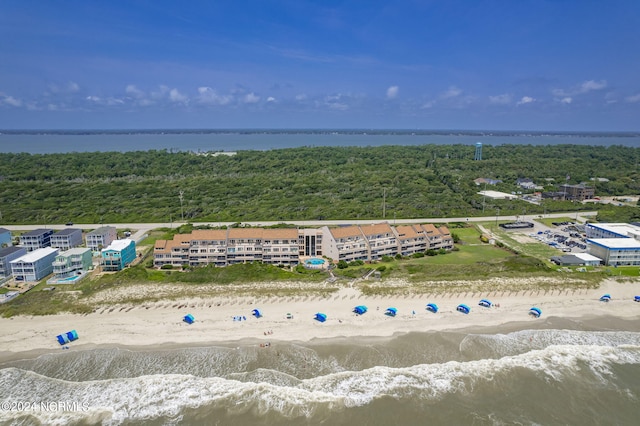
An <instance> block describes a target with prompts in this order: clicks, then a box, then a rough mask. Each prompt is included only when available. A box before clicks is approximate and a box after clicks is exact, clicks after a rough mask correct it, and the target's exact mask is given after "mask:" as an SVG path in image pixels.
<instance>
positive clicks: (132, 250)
mask: <svg viewBox="0 0 640 426" xmlns="http://www.w3.org/2000/svg"><path fill="white" fill-rule="evenodd" d="M100 253H101V255H102V260H101V262H100V265H101V266H102V270H103V271H107V272H115V271H121V270H122V269H124V268H125V267H126V266H127V265H129V264H130V263H131V262H133V261H134V260H135V259H136V243H135V241H133V240H130V239H124V240H115V241H113V242H112V243H111V244H109V247H107V248H104V249H102V251H101V252H100Z"/></svg>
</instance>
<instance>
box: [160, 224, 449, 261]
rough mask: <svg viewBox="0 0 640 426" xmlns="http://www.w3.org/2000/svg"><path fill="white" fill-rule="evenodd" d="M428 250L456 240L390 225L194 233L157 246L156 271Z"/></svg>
mask: <svg viewBox="0 0 640 426" xmlns="http://www.w3.org/2000/svg"><path fill="white" fill-rule="evenodd" d="M430 248H434V249H440V248H444V249H451V248H453V239H452V238H451V234H450V233H449V230H448V229H447V228H446V227H444V226H441V227H439V228H436V227H435V226H433V225H428V226H427V225H411V226H401V227H398V228H394V227H392V226H390V225H389V224H388V223H386V222H384V223H378V224H373V225H363V226H355V225H350V226H342V227H335V228H329V227H327V226H325V227H323V228H321V229H317V228H313V229H311V228H309V229H286V228H282V229H281V228H278V229H272V228H269V229H265V228H230V229H222V230H221V229H218V230H194V231H193V232H192V233H190V234H177V235H175V236H174V237H173V239H172V240H157V241H156V244H155V247H154V250H153V258H154V265H155V266H156V267H162V266H164V265H172V266H183V265H190V266H202V265H209V264H214V265H216V266H227V265H233V264H236V263H246V262H254V261H258V262H263V263H268V264H273V265H286V266H293V265H297V264H298V263H299V262H300V257H314V256H325V257H329V258H331V259H333V260H334V261H340V260H344V261H347V262H351V261H354V260H363V261H376V260H379V259H381V258H382V257H383V256H395V255H396V254H398V253H401V254H402V255H404V256H406V255H410V254H413V253H417V252H424V251H426V250H428V249H430Z"/></svg>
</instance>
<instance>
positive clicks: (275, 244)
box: [262, 228, 300, 266]
mask: <svg viewBox="0 0 640 426" xmlns="http://www.w3.org/2000/svg"><path fill="white" fill-rule="evenodd" d="M299 237H300V236H299V233H298V230H297V229H290V228H273V229H272V228H270V229H265V230H263V233H262V261H263V262H264V263H269V264H273V265H285V266H294V265H297V264H298V263H299V262H300V246H299Z"/></svg>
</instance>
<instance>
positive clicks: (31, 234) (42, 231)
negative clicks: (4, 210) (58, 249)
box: [22, 228, 53, 237]
mask: <svg viewBox="0 0 640 426" xmlns="http://www.w3.org/2000/svg"><path fill="white" fill-rule="evenodd" d="M50 232H53V229H44V228H40V229H34V230H33V231H29V232H25V233H24V234H22V235H24V236H25V237H26V236H29V237H35V236H38V235H42V234H46V233H50Z"/></svg>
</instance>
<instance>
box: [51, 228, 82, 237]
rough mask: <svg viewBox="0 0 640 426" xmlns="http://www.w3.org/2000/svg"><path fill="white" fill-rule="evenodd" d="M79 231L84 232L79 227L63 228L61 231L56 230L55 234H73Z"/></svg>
mask: <svg viewBox="0 0 640 426" xmlns="http://www.w3.org/2000/svg"><path fill="white" fill-rule="evenodd" d="M77 232H82V229H78V228H65V229H61V230H60V231H58V232H56V233H55V234H53V235H61V236H62V235H71V234H75V233H77Z"/></svg>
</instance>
